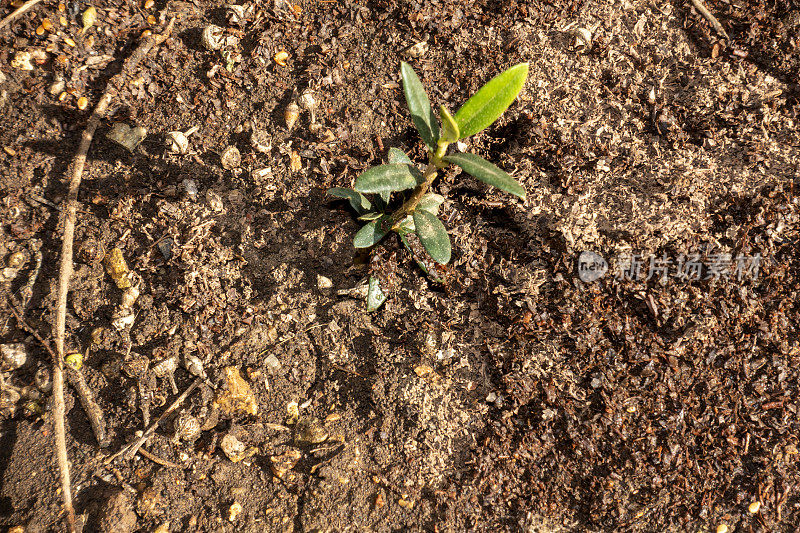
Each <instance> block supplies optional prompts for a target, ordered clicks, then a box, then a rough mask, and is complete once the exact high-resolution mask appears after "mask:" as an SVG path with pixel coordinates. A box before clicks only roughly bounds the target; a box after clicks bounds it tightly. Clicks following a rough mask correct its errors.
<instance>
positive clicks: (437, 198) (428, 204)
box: [417, 192, 444, 215]
mask: <svg viewBox="0 0 800 533" xmlns="http://www.w3.org/2000/svg"><path fill="white" fill-rule="evenodd" d="M443 203H444V196H442V195H440V194H436V193H433V192H429V193H428V194H426V195H425V196H423V197H422V198H420V200H419V203H418V204H417V209H422V210H423V211H427V212H428V213H431V214H433V215H438V214H439V206H441V205H442V204H443Z"/></svg>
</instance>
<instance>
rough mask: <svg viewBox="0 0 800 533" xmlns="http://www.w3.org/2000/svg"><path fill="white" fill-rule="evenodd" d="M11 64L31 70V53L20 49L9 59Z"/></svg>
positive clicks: (32, 67)
mask: <svg viewBox="0 0 800 533" xmlns="http://www.w3.org/2000/svg"><path fill="white" fill-rule="evenodd" d="M11 66H12V67H13V68H16V69H19V70H33V69H34V66H33V63H31V53H30V52H26V51H22V52H17V53H16V54H14V59H12V60H11Z"/></svg>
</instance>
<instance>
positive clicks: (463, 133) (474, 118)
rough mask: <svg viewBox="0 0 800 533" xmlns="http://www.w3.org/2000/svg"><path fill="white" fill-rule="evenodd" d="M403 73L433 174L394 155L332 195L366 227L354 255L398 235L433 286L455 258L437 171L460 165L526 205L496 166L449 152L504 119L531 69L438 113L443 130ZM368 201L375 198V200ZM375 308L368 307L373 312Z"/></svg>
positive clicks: (412, 77)
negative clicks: (438, 270) (439, 268)
mask: <svg viewBox="0 0 800 533" xmlns="http://www.w3.org/2000/svg"><path fill="white" fill-rule="evenodd" d="M400 72H401V75H402V78H403V92H404V93H405V97H406V102H407V103H408V108H409V111H410V112H411V119H412V121H413V122H414V125H415V126H416V128H417V131H418V132H419V134H420V136H421V137H422V140H423V141H424V142H425V145H426V146H427V148H428V165H427V167H426V168H425V170H420V169H419V168H418V167H417V166H415V165H414V162H413V161H412V160H411V159H410V158H409V157H408V155H406V154H405V153H404V152H403V151H402V150H399V149H397V148H390V149H389V154H388V163H387V164H385V165H379V166H377V167H373V168H370V169H369V170H367V171H366V172H364V173H363V174H361V175H360V176H358V178H356V181H355V185H354V187H353V189H345V188H340V187H335V188H333V189H329V190H328V193H329V194H330V195H332V196H335V197H338V198H344V199H346V200H348V201H349V202H350V205H351V206H352V208H353V209H354V210H355V211H356V213H357V214H358V218H359V220H362V221H365V222H367V223H366V224H365V225H364V226H363V227H362V228H361V229H360V230H359V231H358V233H356V236H355V238H354V239H353V244H354V245H355V247H356V248H370V247H372V246H374V245H375V244H377V243H378V242H379V241H380V240H381V239H383V238H384V237H385V236H386V235H387V234H388V233H390V232H392V231H393V232H395V233H397V234H398V235H399V237H400V240H401V242H402V243H403V245H404V246H405V247H406V248H407V249H408V250H409V251H410V252H411V253H412V255H413V256H414V258H415V260H416V262H417V264H418V265H419V266H420V268H422V270H423V271H424V272H425V273H426V274H427V275H428V276H432V277H434V279H435V275H436V274H435V271H434V269H433V268H432V266H434V263H438V264H441V265H444V264H447V263H448V262H449V261H450V256H451V245H450V237H449V236H448V234H447V230H446V229H445V227H444V224H443V223H442V222H441V220H439V218H438V214H439V207H440V206H441V205H442V203H443V202H444V198H443V197H442V196H440V195H438V194H435V193H433V192H429V189H430V186H431V185H432V183H433V181H434V180H435V179H436V175H437V170H439V169H442V168H446V167H447V166H448V165H451V164H452V165H456V166H458V167H460V168H461V169H462V170H463V171H464V172H466V173H467V174H470V175H472V176H474V177H475V178H477V179H479V180H481V181H483V182H485V183H487V184H489V185H492V186H494V187H497V188H499V189H501V190H503V191H506V192H508V193H511V194H513V195H515V196H518V197H520V198H522V199H523V200H524V199H525V189H524V188H523V187H522V186H521V185H520V184H519V183H517V182H516V181H515V180H514V178H512V177H511V176H510V175H509V174H507V173H506V172H504V171H503V170H501V169H500V168H498V167H497V166H496V165H494V164H492V163H490V162H489V161H487V160H485V159H483V158H482V157H480V156H478V155H475V154H469V153H457V154H450V155H448V154H447V149H448V146H449V145H450V144H451V143H454V142H456V141H459V140H461V139H464V138H466V137H469V136H471V135H475V134H476V133H478V132H479V131H481V130H483V129H484V128H486V127H488V126H489V125H491V124H492V123H493V122H494V121H495V120H497V119H498V118H499V117H500V115H501V114H502V113H503V112H504V111H505V110H506V109H507V108H508V106H510V105H511V103H512V102H513V101H514V100H515V99H516V97H517V95H518V94H519V92H520V91H521V90H522V87H523V85H524V84H525V79H526V78H527V76H528V64H527V63H520V64H518V65H515V66H513V67H511V68H509V69H508V70H506V71H504V72H502V73H501V74H499V75H498V76H496V77H495V78H493V79H492V80H490V81H489V82H488V83H487V84H486V85H484V86H483V87H481V88H480V89H479V90H478V92H476V93H475V94H474V95H473V96H472V97H471V98H470V99H469V100H467V102H466V103H465V104H464V105H463V106H462V107H461V109H459V110H458V111H457V112H456V114H455V115H452V114H451V113H450V112H449V111H448V110H447V108H446V107H445V106H443V105H442V106H439V118H440V120H441V124H440V122H439V121H437V119H436V116H435V115H434V111H433V108H432V107H431V103H430V99H429V98H428V95H427V93H426V92H425V89H424V88H423V86H422V83H421V82H420V79H419V77H418V76H417V74H416V72H414V69H412V68H411V66H410V65H408V64H407V63H401V67H400ZM409 190H410V191H411V193H410V194H407V193H406V191H409ZM395 193H396V194H395ZM365 195H371V200H370V198H368V197H367V196H365ZM417 242H418V243H419V244H421V247H420V246H418V245H417ZM431 261H432V262H431ZM375 291H377V293H380V294H381V295H382V292H380V287H379V286H378V282H377V280H375V279H370V291H369V295H368V304H369V302H370V300H373V301H374V302H379V303H377V306H380V304H381V303H383V300H385V297H384V298H380V297H378V298H376V297H375V295H376V294H377V293H376V292H375ZM374 302H373V303H374ZM377 306H376V305H368V310H372V309H375V308H377Z"/></svg>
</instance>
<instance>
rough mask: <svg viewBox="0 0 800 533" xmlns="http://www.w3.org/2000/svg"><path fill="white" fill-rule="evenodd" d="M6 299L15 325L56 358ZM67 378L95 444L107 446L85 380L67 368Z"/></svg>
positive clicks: (102, 422)
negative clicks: (83, 413)
mask: <svg viewBox="0 0 800 533" xmlns="http://www.w3.org/2000/svg"><path fill="white" fill-rule="evenodd" d="M6 296H7V298H8V302H9V304H10V306H11V312H12V313H13V314H14V318H16V319H17V324H19V327H21V328H22V329H24V330H25V331H27V332H28V333H30V334H31V335H33V336H34V338H36V340H37V341H39V344H41V345H42V347H44V349H45V350H46V351H47V353H49V354H50V357H52V358H54V359H55V357H56V353H55V352H54V351H53V349H52V348H51V347H50V345H49V344H48V343H47V341H45V340H44V339H43V338H42V337H41V335H39V332H37V331H36V330H35V329H33V328H32V327H31V326H30V324H28V323H27V322H26V321H25V318H24V317H23V316H22V308H21V307H20V305H19V302H18V301H17V300H16V298H14V296H13V295H12V294H10V293H8V294H6ZM67 377H68V378H69V382H70V384H72V386H73V387H74V388H75V391H76V392H77V393H78V398H79V399H80V402H81V405H82V406H83V410H84V411H85V412H86V416H87V417H88V418H89V424H90V425H91V426H92V431H94V436H95V437H96V438H97V442H98V443H99V444H100V446H103V447H105V446H108V437H107V435H106V421H105V418H104V417H103V411H102V410H101V409H100V406H99V405H97V402H95V401H94V395H93V394H92V390H91V389H90V388H89V386H88V385H87V384H86V379H85V378H84V377H83V373H81V371H80V370H77V369H75V368H72V367H70V366H67Z"/></svg>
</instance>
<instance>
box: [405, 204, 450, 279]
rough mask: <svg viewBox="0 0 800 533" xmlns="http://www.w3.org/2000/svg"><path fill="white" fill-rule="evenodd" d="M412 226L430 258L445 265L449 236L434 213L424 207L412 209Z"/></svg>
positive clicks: (447, 259) (448, 255) (448, 254)
mask: <svg viewBox="0 0 800 533" xmlns="http://www.w3.org/2000/svg"><path fill="white" fill-rule="evenodd" d="M414 227H415V228H416V233H417V236H418V237H419V240H420V242H422V246H423V247H424V248H425V250H426V251H427V252H428V254H429V255H430V256H431V259H433V260H434V261H436V262H437V263H439V264H442V265H445V264H447V263H448V262H449V261H450V237H449V236H448V235H447V230H446V229H445V227H444V224H442V221H441V220H439V219H438V218H437V217H436V215H434V214H433V213H430V212H428V211H425V210H424V209H415V210H414Z"/></svg>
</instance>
